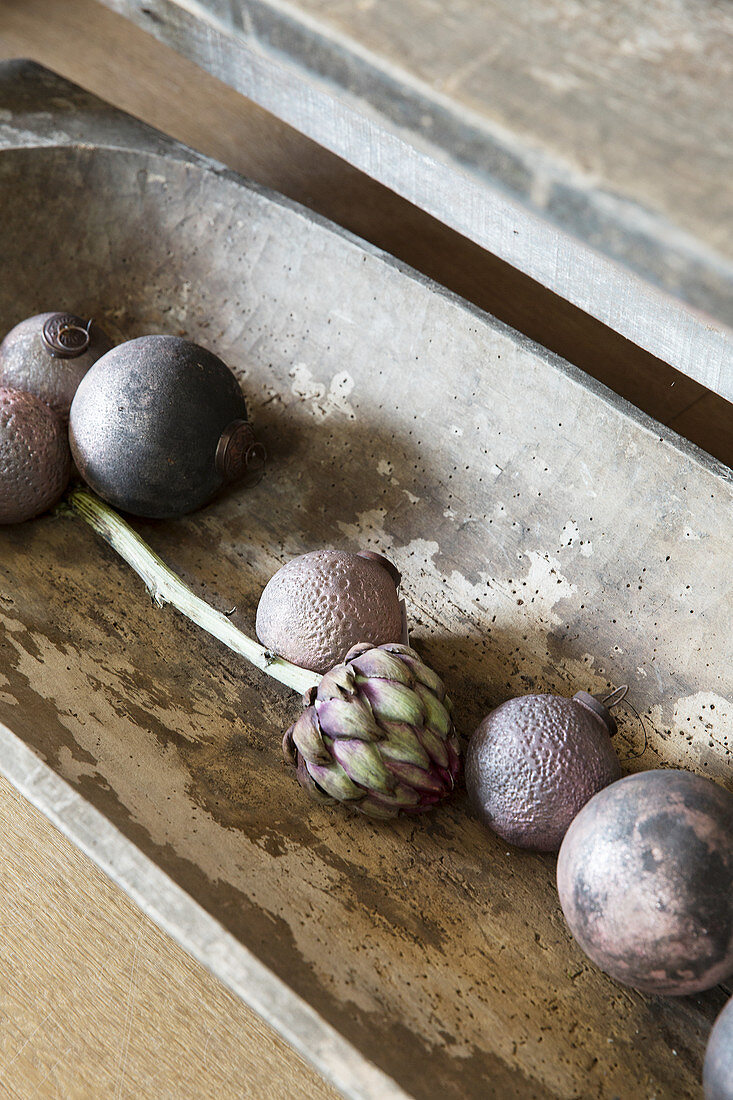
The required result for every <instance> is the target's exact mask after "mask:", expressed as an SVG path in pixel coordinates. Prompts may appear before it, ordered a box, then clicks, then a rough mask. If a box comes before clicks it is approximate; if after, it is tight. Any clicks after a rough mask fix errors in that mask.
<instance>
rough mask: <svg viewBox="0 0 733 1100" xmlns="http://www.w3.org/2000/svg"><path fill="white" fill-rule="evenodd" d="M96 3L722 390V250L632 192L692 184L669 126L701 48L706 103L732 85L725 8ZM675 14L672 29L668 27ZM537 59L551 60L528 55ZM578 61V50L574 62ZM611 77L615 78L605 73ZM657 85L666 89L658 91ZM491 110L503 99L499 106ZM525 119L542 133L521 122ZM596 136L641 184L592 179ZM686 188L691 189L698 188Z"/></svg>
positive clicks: (722, 149)
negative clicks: (652, 49) (556, 140)
mask: <svg viewBox="0 0 733 1100" xmlns="http://www.w3.org/2000/svg"><path fill="white" fill-rule="evenodd" d="M104 2H105V3H106V4H107V6H109V7H111V8H113V9H114V10H115V11H118V12H120V13H121V14H124V15H126V16H128V17H129V18H130V19H131V20H132V21H134V22H135V23H137V24H139V25H140V26H142V27H144V28H145V29H146V30H148V31H149V32H150V33H151V34H153V35H155V36H156V37H157V38H158V39H160V40H161V41H162V42H164V43H166V44H167V45H171V46H173V47H174V48H176V49H177V50H179V51H180V52H181V53H182V54H183V55H184V56H186V57H188V58H189V59H191V60H193V61H195V62H196V63H197V64H199V65H201V67H202V68H204V69H206V70H207V71H209V72H211V73H213V74H214V75H215V76H218V77H220V78H221V79H222V80H224V81H225V82H226V83H229V84H230V85H232V86H233V87H235V88H236V89H237V90H238V91H239V92H241V93H243V94H244V95H246V96H249V97H250V98H252V99H254V100H255V101H256V102H257V103H259V104H261V105H262V106H264V107H265V108H266V109H268V110H270V111H272V112H273V113H274V114H275V115H277V117H279V118H282V119H283V120H284V121H286V122H288V123H289V124H290V125H291V126H293V127H295V128H296V129H297V130H299V131H300V132H302V133H305V134H307V135H308V136H309V137H311V138H313V139H314V140H316V141H318V142H319V143H320V144H321V145H323V146H325V147H326V148H328V149H331V150H332V151H333V152H335V153H337V154H338V155H339V156H341V157H343V158H344V159H345V160H346V161H348V162H349V163H350V164H353V165H355V166H356V167H358V168H360V169H361V170H362V171H364V172H366V173H367V174H368V175H370V176H372V177H373V178H375V179H378V180H379V181H380V182H382V183H384V184H386V185H387V186H388V187H391V188H392V189H393V190H394V191H396V192H397V193H398V194H400V195H403V196H404V197H405V198H407V199H409V200H410V201H411V202H413V203H414V204H415V205H416V206H419V207H420V208H422V209H424V210H426V211H428V212H429V213H430V214H432V215H433V216H435V217H437V218H439V220H440V221H441V222H443V223H445V224H446V225H449V226H451V227H452V228H453V229H455V230H457V231H458V232H460V233H463V234H464V235H465V236H466V237H468V238H469V239H470V240H473V241H475V242H476V243H477V244H479V245H481V247H483V248H485V249H488V250H489V251H491V252H492V253H493V254H495V255H497V256H499V257H500V258H501V259H502V260H503V261H505V262H506V263H508V264H510V265H511V266H513V267H515V268H517V269H518V270H521V271H523V272H524V273H525V274H527V275H529V276H530V277H531V278H533V279H535V280H536V281H537V282H539V283H541V284H542V285H543V286H546V287H548V288H549V289H551V290H552V291H553V292H554V293H556V294H558V295H559V296H560V297H561V298H563V299H565V300H567V301H569V302H572V303H573V304H574V305H575V306H577V307H579V308H580V309H582V310H584V311H585V312H586V313H588V314H589V315H591V316H593V317H596V318H597V319H599V320H600V321H602V322H603V323H604V324H606V325H607V326H609V327H610V328H612V329H613V330H614V331H616V332H618V333H620V334H622V335H623V336H624V337H626V338H627V339H630V340H632V341H633V342H634V343H635V344H637V345H639V346H640V347H643V348H645V349H646V350H647V351H649V352H651V353H652V354H654V355H656V356H658V357H659V358H661V359H663V360H664V361H665V362H667V363H670V364H671V365H673V366H675V367H676V368H677V369H678V370H680V371H682V372H683V373H685V374H686V375H688V376H689V377H691V378H694V379H696V380H697V381H699V382H701V383H703V384H705V385H706V386H708V387H710V388H711V389H713V390H715V391H716V392H718V393H720V394H721V395H722V396H724V397H727V398H728V399H729V400H730V399H731V398H733V368H732V360H733V353H732V349H733V330H732V329H731V328H730V320H731V313H730V302H731V288H732V287H733V262H732V258H731V255H730V252H729V251H728V252H720V251H716V250H715V248H713V247H712V246H711V245H710V243H709V241H707V240H706V239H705V237H704V236H702V237H698V236H697V235H695V234H694V233H693V232H690V231H689V230H687V229H685V228H683V225H682V223H681V222H678V221H676V220H675V218H674V216H672V215H670V213H669V211H667V210H666V209H665V207H664V203H663V202H662V203H660V202H652V203H651V204H649V203H645V201H644V186H643V183H644V180H645V179H646V176H648V175H650V176H652V177H653V178H655V179H656V182H658V183H662V182H663V180H664V179H665V177H668V176H669V175H672V176H675V177H676V178H677V177H680V176H685V175H688V176H689V178H690V179H694V178H695V177H694V173H686V172H685V169H684V167H680V166H678V164H677V160H679V159H680V158H681V157H682V155H683V154H682V149H683V148H684V147H685V138H683V140H682V143H681V145H680V146H679V147H677V146H674V143H672V145H673V147H672V149H670V148H669V144H670V143H669V142H665V136H666V135H667V134H670V133H671V132H673V133H674V135H675V136H676V135H677V134H679V133H683V134H685V135H686V136H687V135H689V134H693V133H695V129H696V127H697V125H698V118H699V112H700V110H701V109H702V110H703V111H705V110H706V104H707V101H706V97H705V96H704V95H702V94H701V95H700V96H699V97H697V98H696V93H697V91H698V87H699V83H700V82H701V81H702V80H703V74H704V80H707V79H708V76H709V71H708V68H707V63H708V59H709V58H713V65H714V66H715V69H714V74H713V76H712V79H711V83H712V84H714V85H716V86H717V87H718V90H719V91H720V98H719V99H718V102H719V103H725V102H727V99H728V98H730V91H729V85H730V83H731V81H730V73H731V69H730V65H727V64H726V57H725V45H724V46H723V47H722V54H721V49H720V48H719V43H718V37H720V38H721V39H722V40H723V41H724V42H725V40H726V34H727V36H728V38H729V39H730V29H731V27H733V23H731V21H730V18H729V16H728V14H727V12H726V11H724V10H723V9H722V8H718V6H717V5H716V6H715V9H714V8H713V5H710V4H708V5H705V16H704V17H703V19H702V20H700V18H699V5H694V4H692V3H684V4H683V3H681V4H678V5H677V9H678V10H677V11H676V12H675V15H674V16H672V14H671V13H670V11H669V6H668V5H663V4H661V3H660V4H656V5H652V6H651V7H650V6H649V5H646V6H643V7H642V6H641V5H639V4H638V3H628V4H626V5H621V6H620V15H619V18H618V20H617V21H613V20H608V19H607V16H606V13H607V8H606V5H603V4H592V5H573V4H568V3H566V2H564V0H555V2H553V3H551V4H543V3H541V2H537V3H535V2H531V3H526V4H524V5H522V13H521V14H520V15H517V14H516V13H515V12H514V8H513V5H512V4H511V3H507V2H503V0H498V2H496V3H490V4H480V3H478V2H476V0H465V2H463V3H461V4H459V5H456V11H455V13H454V12H453V10H451V12H450V13H445V12H444V11H442V9H438V8H437V7H436V6H435V5H433V4H432V3H427V2H421V0H417V2H415V3H411V2H405V3H402V4H397V5H394V4H391V3H383V4H380V3H366V4H363V3H361V2H359V3H348V2H347V3H345V4H343V5H331V4H328V5H326V4H324V5H319V11H318V12H317V13H316V14H314V12H313V8H312V7H309V6H308V5H307V4H303V5H301V4H298V3H297V0H296V2H294V3H288V2H280V0H238V2H237V3H236V4H233V5H228V4H223V5H222V4H219V3H217V2H216V0H203V2H202V3H197V4H195V5H193V6H192V5H190V4H188V3H185V2H181V0H147V2H146V3H145V4H144V5H143V4H142V3H141V2H140V0H104ZM334 8H335V9H336V10H337V12H338V11H339V9H340V10H341V12H342V16H341V19H340V18H339V15H338V14H337V15H336V16H334V14H333V12H334ZM357 9H358V10H357ZM680 9H681V10H680ZM617 10H618V6H617V8H615V9H614V12H616V11H617ZM680 16H681V18H679V17H680ZM341 20H342V21H341ZM393 20H394V21H395V22H396V23H397V24H398V25H399V31H397V30H394V28H393V26H392V22H393ZM680 24H682V26H683V27H685V28H687V31H683V32H682V33H681V32H680ZM355 25H358V26H359V30H358V33H354V29H353V28H354V26H355ZM393 30H394V33H393ZM380 31H381V32H382V33H381V38H380ZM625 31H627V32H629V34H628V38H624V32H625ZM645 38H646V43H645V44H646V45H647V46H648V42H649V39H651V40H654V39H655V38H657V39H659V40H661V42H662V45H663V48H662V49H661V67H662V68H663V67H664V64H665V62H666V60H667V57H666V48H667V47H669V49H670V51H671V53H672V55H673V58H672V64H671V72H672V73H673V77H672V79H671V81H666V80H665V77H666V76H667V75H668V72H665V73H664V75H663V76H662V75H660V73H659V71H658V68H659V67H660V65H659V64H658V65H657V66H655V65H653V64H652V65H650V64H649V57H648V52H647V51H645V49H644V45H642V42H643V41H644V39H645ZM691 41H692V45H691ZM385 42H386V43H388V46H386V47H385V48H382V47H383V46H385ZM487 43H489V44H490V45H489V46H488V52H487V50H486V49H485V47H486V45H487ZM709 45H710V46H711V48H708V47H709ZM568 46H569V47H570V49H571V50H573V49H575V50H578V51H580V52H581V55H582V61H581V65H583V64H584V63H587V65H588V73H587V74H586V75H587V76H589V77H590V80H589V83H590V84H591V85H592V86H591V87H590V88H586V87H585V86H584V84H583V82H581V85H580V88H581V90H580V92H579V93H578V94H574V93H576V92H578V88H577V87H576V86H575V77H574V74H573V73H572V71H571V73H570V77H569V88H568V86H567V84H566V85H565V86H564V87H563V71H562V70H563V63H564V60H565V53H564V51H566V50H567V49H568ZM637 47H640V48H637ZM482 49H483V52H482ZM493 49H497V50H498V53H497V55H496V56H494V54H493V52H492V51H493ZM421 51H422V53H423V54H425V53H427V55H428V56H427V59H426V63H425V72H421V71H420V67H419V65H418V69H417V71H416V67H415V63H416V59H418V58H419V57H420V55H421ZM586 54H587V56H586ZM697 54H699V56H695V55H697ZM477 55H478V56H477ZM680 55H681V56H680ZM690 56H693V57H694V60H695V62H696V65H695V66H693V67H694V68H695V74H694V76H693V79H692V80H691V81H685V79H684V78H683V79H681V80H680V79H679V77H680V73H679V67H680V65H681V66H682V67H683V68H684V67H685V66H686V65H687V64H688V63H689V60H690ZM540 57H542V58H543V59H544V60H545V61H546V63H547V64H548V65H551V66H553V67H551V68H549V69H548V70H547V71H544V70H543V68H542V67H541V66H538V67H534V68H533V64H534V63H535V62H536V61H537V59H538V58H540ZM703 57H704V58H705V61H703V60H702V58H703ZM436 58H437V59H438V60H437V63H436V64H435V66H434V68H435V70H437V71H438V72H440V71H441V69H442V68H443V64H444V65H445V66H446V67H447V68H448V69H449V70H451V73H452V75H456V74H461V75H464V76H465V75H466V69H465V66H466V64H468V69H469V70H470V67H471V63H472V62H475V63H476V64H477V68H476V71H474V72H471V78H472V79H471V80H470V81H468V83H479V84H481V83H482V82H483V83H484V84H486V85H487V86H488V88H489V91H488V93H487V98H486V100H485V101H484V102H483V103H481V104H479V105H478V106H477V105H476V104H469V103H467V102H466V101H465V100H464V99H463V98H462V97H461V90H465V88H464V87H463V85H462V82H461V80H460V78H459V79H458V80H457V82H456V84H457V88H458V91H457V94H456V95H455V96H454V95H453V94H452V93H451V92H450V91H448V92H447V94H446V93H445V92H444V91H441V90H440V88H439V87H436V86H435V83H433V82H431V77H432V75H433V60H435V59H436ZM574 60H575V55H574V54H573V55H571V64H570V68H571V70H572V62H573V61H574ZM656 60H657V62H659V58H657V59H656ZM428 73H430V76H428V75H427V74H428ZM553 77H554V78H559V79H558V82H559V84H560V90H561V91H565V92H569V93H570V94H568V95H566V96H564V97H563V95H562V94H561V95H560V96H559V97H557V98H559V99H560V101H561V106H560V108H559V109H558V110H557V111H556V115H557V123H558V131H559V133H561V134H562V133H563V132H564V131H565V130H567V131H570V132H573V131H577V134H576V137H577V139H578V144H579V147H580V149H582V151H583V153H584V154H585V156H584V159H583V162H582V163H581V164H578V163H577V162H576V161H575V160H574V159H573V153H574V150H573V149H572V145H573V142H572V141H570V142H569V148H568V150H567V156H565V157H564V156H563V153H562V151H559V150H557V149H553V148H552V145H551V140H550V143H549V144H548V143H547V141H546V140H545V135H544V133H543V130H542V127H543V124H544V122H545V119H544V117H543V116H544V112H545V99H549V100H550V113H552V109H553V106H554V107H557V104H556V103H553V95H552V93H550V94H549V95H547V94H546V95H545V96H544V97H543V91H545V92H546V89H544V88H543V87H542V86H543V84H548V85H550V86H551V84H552V79H553ZM698 77H699V80H698ZM596 79H597V83H598V86H597V88H596V87H595V85H594V84H593V82H594V80H596ZM618 80H621V81H624V82H626V83H622V84H621V85H620V86H616V83H615V82H616V81H618ZM639 83H640V84H641V85H642V88H641V90H640V89H639V88H638V87H637V85H638V84H639ZM448 85H449V82H448V81H446V87H448ZM627 86H628V88H630V89H631V91H630V92H629V91H627ZM659 88H664V90H665V93H666V98H664V99H663V100H662V101H659V99H658V98H656V97H657V96H658V90H659ZM611 89H613V91H611ZM557 90H558V89H557V88H555V89H554V91H557ZM594 92H597V95H594ZM645 92H646V93H651V94H649V95H645V94H644V93H645ZM626 96H630V97H631V99H632V100H633V99H634V97H635V96H638V99H639V101H640V102H639V104H637V103H636V102H634V107H632V108H630V109H627V108H626V102H625V97H626ZM586 99H587V100H588V101H589V102H590V105H591V107H592V110H590V111H589V110H588V104H587V103H585V100H586ZM698 100H699V102H698ZM495 101H496V103H498V104H499V105H500V106H499V107H497V106H496V103H495ZM671 103H674V107H670V104H671ZM502 107H508V108H509V111H508V117H506V118H504V117H503V116H502V110H501V108H502ZM646 110H648V111H649V118H646V116H645V114H644V112H645V111H646ZM639 111H640V112H641V114H640V115H639ZM680 111H681V112H682V114H683V117H682V118H680V114H679V112H680ZM527 117H530V118H531V119H532V120H533V122H534V123H535V125H536V127H537V129H536V130H535V131H534V132H533V133H528V132H527V128H526V119H527ZM716 117H717V119H718V120H719V121H720V125H719V126H718V125H715V126H714V130H715V132H716V138H717V140H718V141H719V148H718V149H716V154H715V157H714V159H717V163H718V169H719V171H720V169H721V168H722V169H723V173H722V174H719V175H718V176H717V177H714V180H713V183H712V187H713V189H714V190H715V189H716V188H719V189H720V190H721V191H723V192H725V191H727V188H726V181H727V177H726V175H725V171H724V165H725V162H726V159H728V158H729V157H730V149H731V142H730V127H729V125H728V124H727V121H726V119H727V116H725V113H724V111H719V112H718V114H717V116H716ZM660 119H661V120H662V121H661V123H660ZM655 128H656V132H655ZM547 130H548V133H551V132H552V125H548V127H547ZM627 131H628V133H627ZM655 139H656V140H655ZM585 142H587V145H584V143H585ZM607 145H608V146H609V147H610V148H609V159H610V161H611V162H612V163H614V164H615V163H616V162H618V163H623V162H624V161H625V160H626V159H627V155H628V151H629V150H631V151H632V156H631V160H632V161H634V157H635V158H636V160H635V162H634V170H633V171H631V172H630V173H629V175H628V179H629V181H630V182H631V183H633V184H639V181H640V180H641V186H637V187H636V189H632V190H631V191H630V192H628V193H627V192H626V191H624V190H623V188H620V187H619V184H618V182H617V181H615V180H614V179H613V178H608V177H607V176H606V175H605V174H604V171H603V166H602V165H601V166H600V167H599V166H598V164H597V161H598V160H599V157H600V160H601V161H603V155H604V152H605V148H606V146H607ZM616 145H618V147H619V148H618V153H617V152H616V149H615V146H616ZM694 146H695V142H694V141H692V143H691V147H690V148H688V149H687V150H686V152H687V154H688V155H691V154H692V153H693V151H694ZM599 151H601V152H599ZM657 157H659V162H657ZM703 159H705V158H703ZM650 163H652V167H651V168H649V167H648V166H649V165H650ZM691 163H697V158H696V157H694V156H693V159H692V161H691ZM693 191H694V193H695V195H698V196H699V197H700V198H702V197H703V196H702V195H699V188H698V189H695V188H693ZM716 198H717V196H716ZM723 202H724V203H725V200H723ZM692 208H693V209H695V206H694V202H693V203H692ZM697 209H699V207H698V208H697Z"/></svg>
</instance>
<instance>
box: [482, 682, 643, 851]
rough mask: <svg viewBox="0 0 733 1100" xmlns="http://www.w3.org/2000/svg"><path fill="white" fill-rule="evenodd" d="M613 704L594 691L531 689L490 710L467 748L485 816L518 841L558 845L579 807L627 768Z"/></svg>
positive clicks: (540, 846) (539, 847) (524, 844)
mask: <svg viewBox="0 0 733 1100" xmlns="http://www.w3.org/2000/svg"><path fill="white" fill-rule="evenodd" d="M615 728H616V727H615V723H614V721H613V718H612V717H611V715H610V713H609V711H608V710H607V709H606V708H605V707H603V706H602V705H601V704H599V703H598V702H597V701H596V700H595V699H594V698H593V697H592V696H589V695H587V694H586V693H585V692H579V693H578V695H577V696H576V698H574V699H565V698H563V697H562V696H559V695H523V696H520V697H519V698H517V699H510V700H508V702H506V703H502V704H501V706H499V707H497V708H496V710H493V711H491V713H490V714H488V715H487V716H486V718H484V720H483V722H482V723H481V725H480V726H479V727H478V729H477V730H476V732H475V733H474V735H473V737H472V738H471V741H470V743H469V746H468V750H467V753H466V787H467V790H468V794H469V798H470V800H471V803H472V805H473V808H474V809H475V811H476V813H477V814H478V815H479V817H480V818H481V820H482V821H483V822H484V823H485V824H486V825H488V826H489V827H490V828H491V829H493V830H494V832H496V833H498V834H499V836H501V837H502V838H503V839H504V840H506V841H508V842H509V843H510V844H516V845H517V846H518V847H520V848H534V849H535V850H537V851H543V852H554V851H557V849H558V848H559V847H560V843H561V841H562V838H563V836H564V835H565V832H566V830H567V828H568V826H569V824H570V822H571V821H572V820H573V818H574V817H575V815H576V814H577V812H578V811H579V810H580V809H581V807H582V806H584V805H585V803H586V802H587V801H588V799H589V798H591V797H592V796H593V795H594V794H595V793H596V792H597V791H599V790H601V788H602V787H605V786H606V785H607V784H608V783H612V782H613V781H614V780H615V779H618V778H619V777H620V775H621V766H620V764H619V762H618V758H617V756H616V753H615V752H614V749H613V745H612V744H611V737H610V734H611V732H612V731H613V732H615Z"/></svg>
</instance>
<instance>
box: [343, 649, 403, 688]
mask: <svg viewBox="0 0 733 1100" xmlns="http://www.w3.org/2000/svg"><path fill="white" fill-rule="evenodd" d="M350 664H351V667H352V668H353V669H354V670H355V671H356V673H357V677H356V682H357V683H363V682H364V680H368V679H372V678H373V679H376V680H394V681H395V682H396V683H400V684H407V685H408V686H409V687H412V685H413V684H414V682H415V681H414V678H413V676H412V673H411V672H410V669H409V668H408V666H407V664H406V662H405V661H403V660H401V659H400V658H399V657H396V656H394V655H393V654H392V653H387V652H386V650H384V649H379V648H377V647H376V646H373V647H372V648H371V649H368V650H366V652H365V653H362V654H361V655H360V656H358V657H355V658H354V660H352V661H351V662H350Z"/></svg>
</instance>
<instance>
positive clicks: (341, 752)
mask: <svg viewBox="0 0 733 1100" xmlns="http://www.w3.org/2000/svg"><path fill="white" fill-rule="evenodd" d="M331 752H332V753H333V758H334V760H336V761H337V762H338V763H339V764H340V765H341V767H342V768H343V769H344V771H345V772H346V774H347V775H348V776H349V778H350V779H353V781H354V783H358V784H359V786H360V787H366V789H367V791H381V792H382V794H391V792H392V791H393V790H394V788H395V786H396V781H395V778H394V776H393V775H392V774H391V773H390V772H389V771H388V769H387V768H386V767H385V764H384V762H383V760H382V757H381V756H380V754H379V749H378V748H377V747H376V745H370V744H369V743H368V742H367V741H356V740H354V741H334V742H333V744H332V745H331Z"/></svg>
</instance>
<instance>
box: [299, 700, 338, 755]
mask: <svg viewBox="0 0 733 1100" xmlns="http://www.w3.org/2000/svg"><path fill="white" fill-rule="evenodd" d="M290 739H291V741H292V743H293V744H294V745H295V747H296V749H297V750H298V752H299V753H300V754H301V755H302V756H304V757H305V758H306V760H310V761H311V763H313V764H329V763H330V762H331V756H330V753H329V752H328V749H327V748H326V746H325V745H324V744H323V738H322V737H321V730H320V727H319V725H318V715H317V714H316V708H315V707H308V709H307V710H304V711H303V713H302V714H301V716H300V718H298V720H297V722H296V723H295V724H294V725H293V726H292V727H291V733H290Z"/></svg>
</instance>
